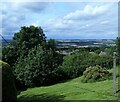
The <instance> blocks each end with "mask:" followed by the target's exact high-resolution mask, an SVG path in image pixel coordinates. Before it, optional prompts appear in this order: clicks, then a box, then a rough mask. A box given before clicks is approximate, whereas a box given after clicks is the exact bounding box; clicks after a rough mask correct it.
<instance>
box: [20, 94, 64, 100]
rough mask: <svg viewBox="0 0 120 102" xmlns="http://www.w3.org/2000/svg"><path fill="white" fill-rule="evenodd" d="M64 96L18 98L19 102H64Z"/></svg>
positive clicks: (47, 95)
mask: <svg viewBox="0 0 120 102" xmlns="http://www.w3.org/2000/svg"><path fill="white" fill-rule="evenodd" d="M64 97H65V96H64V95H49V94H46V93H44V94H40V95H34V96H24V95H23V96H21V97H19V98H18V102H63V101H64Z"/></svg>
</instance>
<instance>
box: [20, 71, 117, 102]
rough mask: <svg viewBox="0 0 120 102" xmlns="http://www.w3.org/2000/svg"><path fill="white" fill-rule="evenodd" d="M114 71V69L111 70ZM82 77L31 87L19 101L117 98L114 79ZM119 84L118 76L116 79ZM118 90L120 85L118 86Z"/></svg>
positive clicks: (23, 93)
mask: <svg viewBox="0 0 120 102" xmlns="http://www.w3.org/2000/svg"><path fill="white" fill-rule="evenodd" d="M109 71H110V72H112V70H109ZM81 79H82V77H79V78H75V79H72V80H69V81H67V82H64V83H58V84H55V85H51V86H45V87H36V88H29V89H27V90H26V91H23V92H21V93H20V94H19V95H18V101H19V102H36V101H37V100H38V102H63V101H67V100H68V101H69V100H117V99H118V93H117V94H113V81H112V80H105V81H100V82H95V83H82V82H81ZM116 84H117V85H118V77H117V80H116ZM117 90H118V87H117Z"/></svg>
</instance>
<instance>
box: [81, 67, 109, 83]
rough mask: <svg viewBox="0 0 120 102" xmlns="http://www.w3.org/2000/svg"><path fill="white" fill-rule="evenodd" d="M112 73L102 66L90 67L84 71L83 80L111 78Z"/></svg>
mask: <svg viewBox="0 0 120 102" xmlns="http://www.w3.org/2000/svg"><path fill="white" fill-rule="evenodd" d="M110 76H111V74H110V73H109V72H108V71H107V70H106V69H105V68H102V67H101V66H98V65H97V66H94V67H91V66H90V67H88V68H86V70H85V71H84V72H83V79H82V82H95V81H101V80H106V79H109V78H110Z"/></svg>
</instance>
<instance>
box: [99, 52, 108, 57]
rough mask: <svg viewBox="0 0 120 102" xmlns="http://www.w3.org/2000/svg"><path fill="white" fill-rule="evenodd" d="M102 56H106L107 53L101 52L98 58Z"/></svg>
mask: <svg viewBox="0 0 120 102" xmlns="http://www.w3.org/2000/svg"><path fill="white" fill-rule="evenodd" d="M104 55H107V53H106V52H103V51H101V52H100V53H99V56H104Z"/></svg>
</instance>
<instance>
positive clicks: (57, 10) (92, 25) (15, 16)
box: [0, 2, 118, 39]
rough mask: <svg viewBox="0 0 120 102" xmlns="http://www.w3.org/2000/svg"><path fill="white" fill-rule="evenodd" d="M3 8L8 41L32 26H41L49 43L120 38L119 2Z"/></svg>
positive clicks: (5, 5)
mask: <svg viewBox="0 0 120 102" xmlns="http://www.w3.org/2000/svg"><path fill="white" fill-rule="evenodd" d="M0 7H1V8H2V21H1V22H2V27H1V28H2V35H3V36H4V37H5V38H6V39H7V38H12V37H13V35H14V33H15V32H18V31H19V30H20V27H21V26H30V25H35V26H41V27H42V29H43V31H44V33H45V34H46V36H47V38H48V39H49V38H54V39H114V38H116V37H117V34H118V30H117V28H118V24H117V23H118V3H117V2H116V3H112V2H109V3H108V2H22V3H21V2H4V3H2V5H1V6H0Z"/></svg>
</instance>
